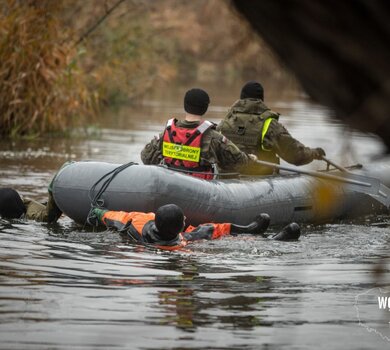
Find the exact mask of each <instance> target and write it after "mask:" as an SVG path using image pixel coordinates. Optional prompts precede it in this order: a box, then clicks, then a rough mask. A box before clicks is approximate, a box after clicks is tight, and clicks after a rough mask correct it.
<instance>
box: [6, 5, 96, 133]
mask: <svg viewBox="0 0 390 350" xmlns="http://www.w3.org/2000/svg"><path fill="white" fill-rule="evenodd" d="M60 9H61V2H60V1H58V2H57V1H50V0H35V1H17V0H6V1H4V4H3V6H2V12H1V13H0V30H1V39H0V62H1V64H0V101H1V102H0V130H1V131H0V132H1V134H2V135H10V136H17V135H28V136H34V135H39V134H41V133H43V132H47V131H58V130H60V131H64V130H66V129H67V128H68V127H69V126H71V125H74V121H75V118H74V116H78V117H80V116H83V115H85V114H86V113H87V111H88V110H90V109H91V96H90V94H89V93H88V91H87V90H86V88H85V87H84V86H85V85H84V84H83V81H82V79H81V76H80V75H79V74H78V72H77V69H76V65H75V58H76V56H77V52H76V50H75V49H74V48H72V47H71V46H70V45H69V44H67V43H66V42H64V40H65V39H66V35H67V34H68V33H67V32H65V31H63V30H62V28H61V27H60V24H59V21H58V20H57V18H56V17H55V16H54V14H55V13H56V12H58V11H59V10H60Z"/></svg>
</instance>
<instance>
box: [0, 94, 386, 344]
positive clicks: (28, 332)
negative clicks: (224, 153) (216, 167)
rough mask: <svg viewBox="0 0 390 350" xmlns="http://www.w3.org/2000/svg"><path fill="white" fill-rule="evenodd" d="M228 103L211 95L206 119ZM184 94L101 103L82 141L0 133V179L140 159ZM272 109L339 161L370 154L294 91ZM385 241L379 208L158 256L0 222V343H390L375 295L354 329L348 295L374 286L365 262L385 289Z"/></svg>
mask: <svg viewBox="0 0 390 350" xmlns="http://www.w3.org/2000/svg"><path fill="white" fill-rule="evenodd" d="M218 98H219V99H218ZM233 99H234V98H233V97H232V96H230V98H228V97H227V96H222V97H216V98H215V100H214V106H213V108H211V111H210V118H212V119H215V120H218V118H221V117H222V116H223V114H224V112H225V110H226V109H227V107H228V105H229V104H230V103H231V102H232V100H233ZM180 100H181V97H179V98H177V97H176V96H168V97H166V96H165V97H164V95H163V96H159V97H158V98H156V99H151V100H149V101H146V102H145V105H144V106H143V107H139V108H136V109H133V110H132V109H122V110H120V111H118V112H117V113H111V114H110V115H109V116H108V117H107V118H105V120H104V121H103V122H102V123H101V125H102V128H101V130H100V131H99V132H98V133H97V135H94V136H95V137H91V138H89V139H83V138H81V139H76V140H75V139H72V140H38V141H34V142H27V141H21V142H17V143H14V144H13V143H9V142H4V141H3V142H1V143H0V165H1V167H0V174H1V175H0V176H1V177H0V186H2V187H4V186H10V187H14V188H16V189H17V190H19V191H20V192H21V193H22V194H24V195H28V196H30V197H33V198H35V199H39V200H44V199H45V196H46V186H47V183H48V182H49V180H50V178H51V176H52V175H53V174H54V173H55V171H56V170H57V169H58V167H59V166H60V165H61V164H62V163H63V162H64V161H66V160H68V159H74V160H77V159H95V160H105V161H110V162H116V163H122V162H127V161H130V160H133V161H139V160H140V158H139V152H140V150H141V149H142V146H143V144H144V143H145V142H147V141H148V140H149V139H150V138H151V137H153V135H154V134H155V133H157V132H158V131H160V130H161V129H162V126H163V124H164V122H165V120H166V119H168V118H169V117H170V116H171V115H172V114H176V115H177V114H180V113H181V109H180V108H177V106H179V107H180V104H181V103H180ZM166 101H169V102H166ZM270 105H271V106H272V107H273V108H274V109H275V110H277V111H279V112H281V113H282V115H283V117H282V119H281V120H282V122H283V123H284V124H285V125H286V126H287V128H288V129H289V130H290V131H291V133H292V134H293V135H294V136H296V137H297V138H298V139H300V140H302V141H303V142H304V143H305V144H307V145H309V146H313V147H314V146H321V147H323V148H325V149H326V150H327V153H328V156H329V158H331V159H334V160H335V161H339V162H341V163H343V164H345V165H346V164H354V163H356V162H367V161H368V160H369V159H370V157H372V156H373V155H375V154H378V153H380V151H381V150H382V148H381V145H380V143H379V142H378V141H377V140H376V139H374V138H371V137H369V136H366V135H361V134H356V133H351V132H349V131H347V130H346V129H345V128H344V127H342V126H341V125H339V124H337V123H335V122H333V121H332V120H331V118H330V117H329V112H328V111H327V110H325V109H324V108H321V107H319V106H317V105H313V104H311V103H310V102H309V101H308V100H306V99H305V98H304V97H299V96H293V97H284V98H283V99H277V98H275V97H273V98H272V99H271V100H270ZM92 131H93V130H92ZM92 131H91V130H90V133H93V132H92ZM313 167H314V168H320V167H324V166H323V165H322V164H321V163H320V162H316V163H315V164H314V165H313ZM389 237H390V219H389V217H386V216H384V217H376V218H367V219H363V220H361V221H359V223H356V222H355V223H340V224H337V225H325V226H319V227H311V226H308V227H304V228H303V236H302V238H301V239H300V241H299V242H295V243H280V242H272V241H269V240H266V239H262V238H258V237H250V236H245V237H239V238H237V237H230V238H226V239H223V240H218V241H212V242H198V243H195V244H193V245H192V246H191V247H190V250H189V251H187V252H181V253H166V252H159V251H155V250H150V249H147V248H143V247H139V246H135V245H133V244H130V243H128V242H127V241H125V240H124V239H122V238H121V237H120V236H119V235H118V234H116V233H114V232H98V233H92V232H85V231H83V230H82V229H81V228H79V227H77V226H75V224H73V223H72V221H71V220H70V219H67V218H62V219H61V220H60V221H59V223H58V225H54V226H49V225H46V224H39V223H34V222H28V223H25V222H13V223H9V222H7V221H0V348H1V349H70V348H72V349H260V348H261V349H382V348H383V349H387V348H389V345H390V343H389V341H388V340H387V339H386V336H390V328H389V321H390V319H389V316H388V314H389V313H388V312H387V313H385V314H383V312H381V310H379V309H378V305H376V304H375V303H376V299H375V296H374V298H373V299H372V305H371V304H370V305H369V307H366V309H364V310H363V309H361V310H362V311H361V313H360V315H359V318H360V321H361V324H360V325H359V319H358V315H357V308H356V307H355V306H356V305H355V304H356V300H355V297H356V296H357V295H359V294H360V293H364V292H366V291H368V290H370V289H371V288H374V287H375V286H376V282H377V280H376V276H375V275H374V274H373V273H372V272H373V269H374V267H376V268H377V270H381V269H382V270H381V271H384V272H383V273H382V274H379V278H380V279H379V280H380V283H381V284H382V285H386V284H387V285H389V283H390V281H389V276H388V269H387V268H386V266H387V265H386V261H388V259H389V257H390V253H389V248H390V243H389ZM380 263H382V267H381V269H380V267H378V264H380ZM366 306H367V305H366ZM357 307H358V308H359V305H357ZM367 324H369V325H370V327H373V328H375V330H376V331H377V332H374V331H371V332H369V331H368V330H367V328H366V327H365V325H367ZM378 333H380V334H382V335H384V336H385V338H383V337H381V336H380V335H379V334H378Z"/></svg>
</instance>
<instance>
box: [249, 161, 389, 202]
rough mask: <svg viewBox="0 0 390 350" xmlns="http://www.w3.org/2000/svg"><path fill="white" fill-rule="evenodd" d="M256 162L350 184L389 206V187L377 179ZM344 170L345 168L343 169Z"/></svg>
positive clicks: (354, 189)
mask: <svg viewBox="0 0 390 350" xmlns="http://www.w3.org/2000/svg"><path fill="white" fill-rule="evenodd" d="M256 163H257V164H260V165H263V166H266V167H269V168H272V169H279V170H284V171H289V172H293V173H297V174H303V175H309V176H313V177H317V178H320V179H325V180H331V181H338V182H342V183H346V184H349V185H350V188H351V189H352V190H353V191H355V192H360V193H365V194H367V195H369V196H371V197H372V198H374V199H375V200H377V201H378V202H380V203H382V204H383V205H384V206H386V208H389V207H390V189H389V188H388V187H387V186H385V185H384V184H382V183H381V182H380V181H379V180H378V179H376V178H373V177H368V176H363V175H358V174H353V173H351V172H348V171H344V172H343V173H342V174H343V175H341V176H337V175H332V174H326V173H320V172H318V171H311V170H304V169H296V168H291V167H287V166H283V165H278V164H275V163H269V162H265V161H262V160H256ZM345 170H346V169H345Z"/></svg>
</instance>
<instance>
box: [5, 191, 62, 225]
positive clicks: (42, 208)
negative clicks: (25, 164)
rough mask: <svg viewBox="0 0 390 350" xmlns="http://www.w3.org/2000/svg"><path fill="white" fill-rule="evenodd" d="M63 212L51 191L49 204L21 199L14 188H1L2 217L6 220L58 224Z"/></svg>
mask: <svg viewBox="0 0 390 350" xmlns="http://www.w3.org/2000/svg"><path fill="white" fill-rule="evenodd" d="M61 214H62V212H61V210H60V209H59V208H58V207H57V205H56V203H55V201H54V199H53V195H52V192H51V189H50V187H49V196H48V201H47V203H39V202H37V201H35V200H33V199H30V198H27V197H26V198H25V197H21V196H20V194H19V193H18V192H17V191H15V190H14V189H12V188H0V216H1V217H2V218H4V219H27V220H35V221H41V222H47V223H54V222H56V221H57V220H58V219H59V218H60V216H61Z"/></svg>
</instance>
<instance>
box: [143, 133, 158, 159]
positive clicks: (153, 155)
mask: <svg viewBox="0 0 390 350" xmlns="http://www.w3.org/2000/svg"><path fill="white" fill-rule="evenodd" d="M162 136H163V135H162V134H160V135H159V137H157V136H156V137H154V138H153V139H152V140H151V141H150V142H149V143H148V144H147V145H146V146H145V147H144V149H143V150H142V151H141V160H142V162H143V163H144V164H146V165H152V164H154V165H157V164H160V162H161V160H162V159H163V156H162V153H161V142H162Z"/></svg>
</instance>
